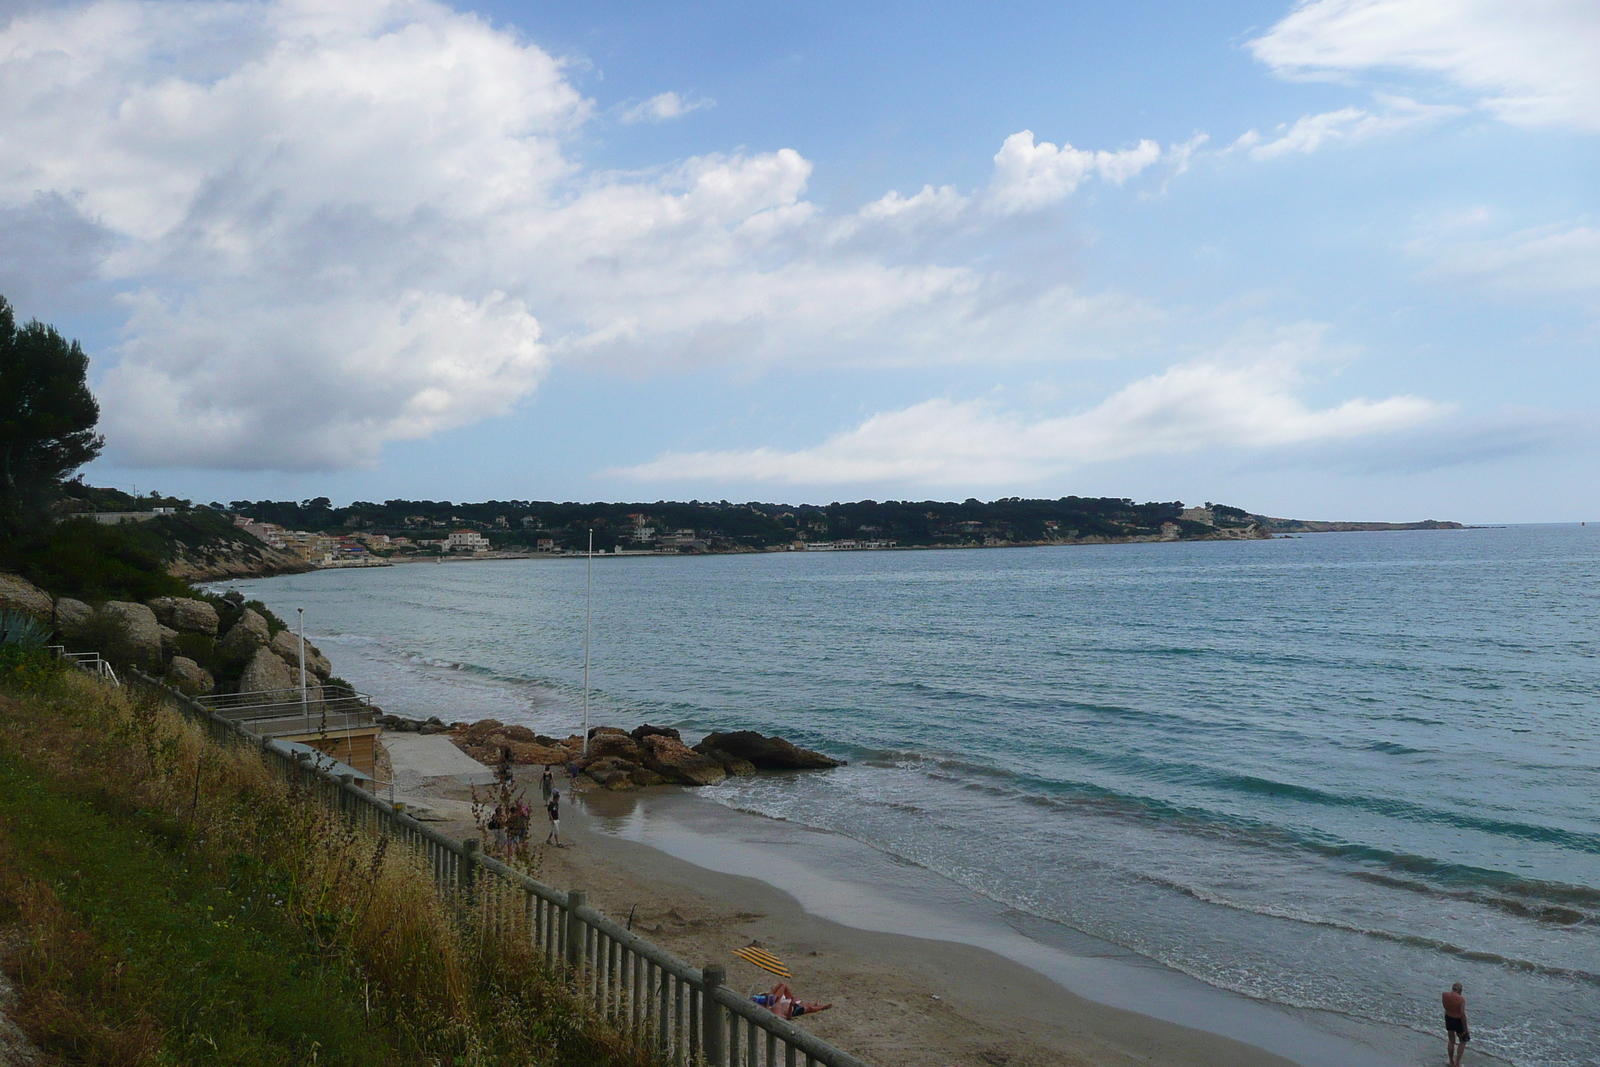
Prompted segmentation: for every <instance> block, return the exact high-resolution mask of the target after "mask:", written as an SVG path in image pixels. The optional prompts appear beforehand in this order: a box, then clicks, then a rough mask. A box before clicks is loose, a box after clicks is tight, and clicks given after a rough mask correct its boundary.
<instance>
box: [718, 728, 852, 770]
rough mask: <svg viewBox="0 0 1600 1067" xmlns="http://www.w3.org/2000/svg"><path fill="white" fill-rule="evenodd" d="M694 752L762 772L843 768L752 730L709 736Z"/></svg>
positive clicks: (809, 751) (838, 762)
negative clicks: (720, 756)
mask: <svg viewBox="0 0 1600 1067" xmlns="http://www.w3.org/2000/svg"><path fill="white" fill-rule="evenodd" d="M695 750H696V751H698V752H709V751H712V750H715V751H717V752H721V753H726V754H727V755H729V756H734V757H738V758H740V759H746V760H749V761H750V762H751V763H752V764H754V765H755V766H757V767H759V768H761V769H762V770H779V771H813V770H826V769H827V768H829V767H838V766H841V765H842V761H841V760H836V759H833V758H832V757H829V756H824V755H823V754H822V753H820V752H813V751H811V750H810V749H807V748H800V747H798V746H796V745H793V744H791V743H790V742H788V741H785V740H784V739H783V738H781V737H764V736H762V735H761V734H758V733H756V732H755V731H754V730H735V731H733V732H732V733H726V734H724V733H709V734H707V735H706V739H705V740H704V741H702V742H700V744H698V745H696V746H695Z"/></svg>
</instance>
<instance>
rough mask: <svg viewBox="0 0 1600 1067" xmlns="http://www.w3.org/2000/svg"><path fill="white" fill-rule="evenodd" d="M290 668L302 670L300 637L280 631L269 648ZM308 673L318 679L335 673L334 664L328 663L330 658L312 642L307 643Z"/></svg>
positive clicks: (286, 631)
mask: <svg viewBox="0 0 1600 1067" xmlns="http://www.w3.org/2000/svg"><path fill="white" fill-rule="evenodd" d="M268 647H270V648H271V649H272V651H274V652H276V653H277V654H278V656H279V658H281V659H282V660H283V662H285V663H287V664H288V665H289V666H290V667H292V668H294V669H296V670H298V669H299V668H300V637H299V635H298V634H292V633H290V632H289V631H288V630H279V631H278V632H277V634H276V635H274V636H273V638H272V641H271V643H270V644H269V646H268ZM306 671H307V672H308V673H310V674H314V675H316V676H317V677H318V678H326V677H328V675H330V674H332V673H333V664H332V663H330V662H328V657H327V656H324V655H323V654H322V653H321V652H318V651H317V646H316V645H313V644H312V643H311V642H310V641H307V642H306Z"/></svg>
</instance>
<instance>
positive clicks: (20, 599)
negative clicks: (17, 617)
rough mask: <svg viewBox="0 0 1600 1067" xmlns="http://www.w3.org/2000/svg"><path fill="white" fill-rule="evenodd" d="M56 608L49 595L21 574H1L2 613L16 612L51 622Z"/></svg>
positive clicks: (0, 602) (0, 597)
mask: <svg viewBox="0 0 1600 1067" xmlns="http://www.w3.org/2000/svg"><path fill="white" fill-rule="evenodd" d="M54 607H55V605H54V604H53V603H52V602H51V600H50V594H49V593H46V592H45V591H44V590H43V589H40V588H39V587H38V586H36V585H34V584H33V583H32V582H30V581H28V580H27V579H26V578H24V577H22V576H21V575H20V574H0V611H14V612H17V613H18V614H21V615H30V616H32V617H33V618H35V619H38V620H39V621H40V622H49V621H50V619H51V616H52V615H53V614H54Z"/></svg>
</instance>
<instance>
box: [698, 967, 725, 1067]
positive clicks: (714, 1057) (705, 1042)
mask: <svg viewBox="0 0 1600 1067" xmlns="http://www.w3.org/2000/svg"><path fill="white" fill-rule="evenodd" d="M700 975H701V978H702V980H704V982H705V985H706V991H705V993H704V994H702V995H701V997H700V1012H701V1019H700V1043H701V1046H702V1047H703V1048H704V1049H705V1050H706V1062H707V1063H711V1064H716V1065H717V1067H721V1065H722V1064H724V1063H727V1062H728V1028H727V1027H726V1026H724V1025H723V1024H722V1005H721V1004H718V1003H717V989H718V988H719V987H720V986H721V985H722V983H723V982H724V981H725V980H726V979H727V977H728V972H727V971H726V970H725V969H724V968H722V967H721V966H718V965H716V964H707V965H706V967H705V969H704V970H702V971H701V972H700Z"/></svg>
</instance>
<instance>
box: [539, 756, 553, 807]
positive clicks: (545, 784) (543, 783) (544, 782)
mask: <svg viewBox="0 0 1600 1067" xmlns="http://www.w3.org/2000/svg"><path fill="white" fill-rule="evenodd" d="M555 787H556V776H555V775H553V774H551V773H550V764H548V763H546V764H545V765H544V773H543V774H542V775H540V776H539V791H540V792H542V793H543V794H544V802H545V803H546V804H548V803H550V791H551V790H552V789H554V788H555Z"/></svg>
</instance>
